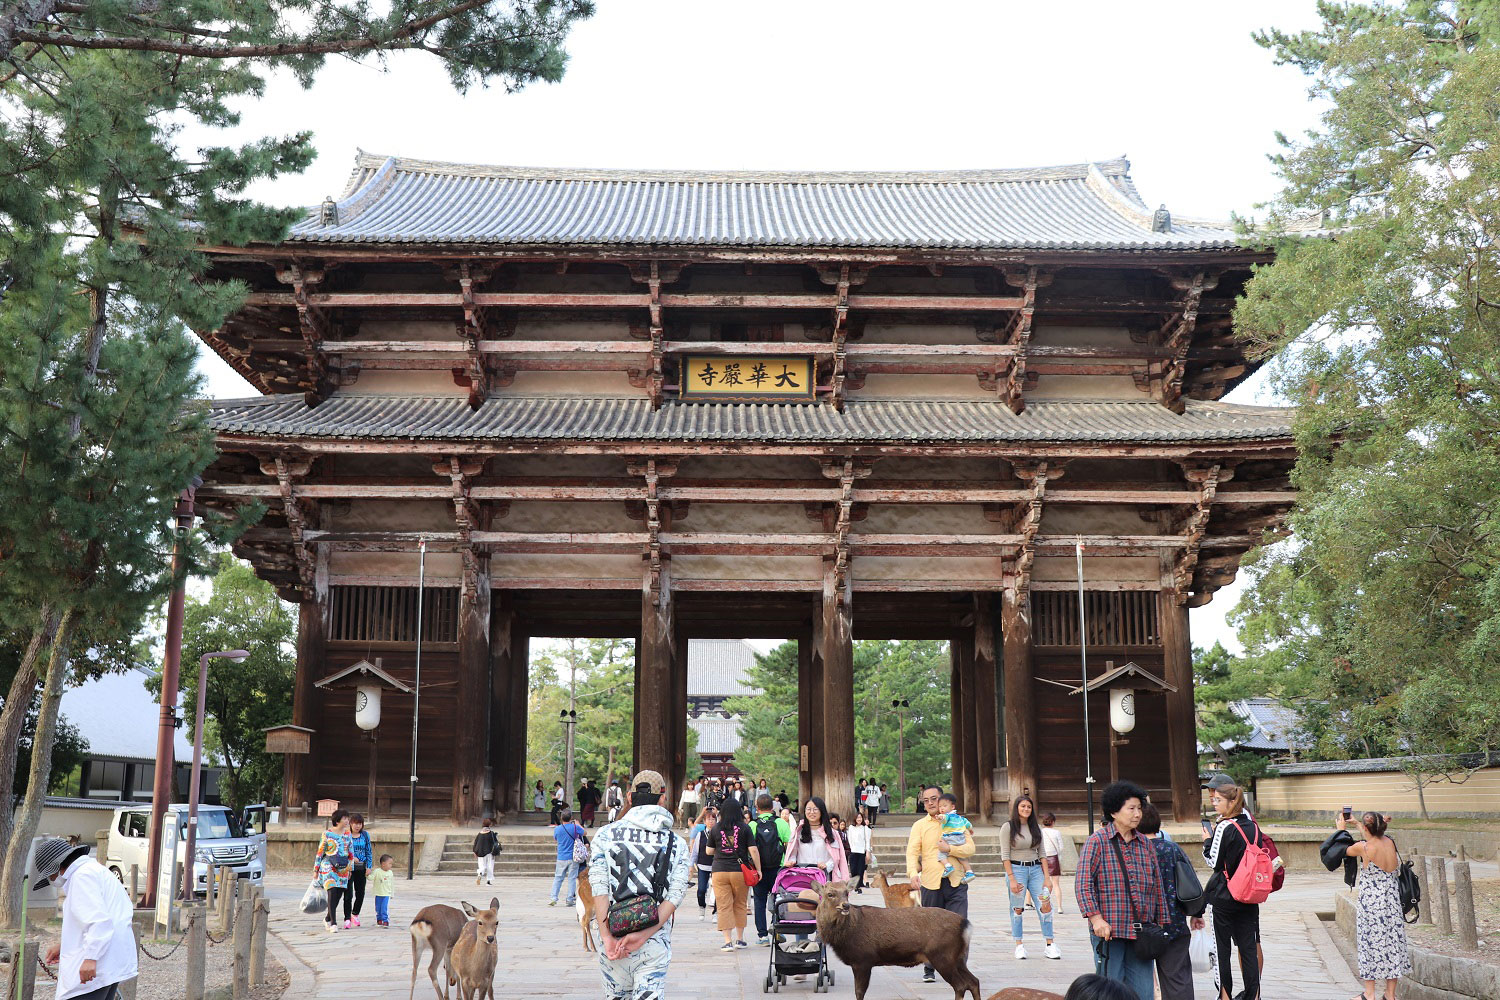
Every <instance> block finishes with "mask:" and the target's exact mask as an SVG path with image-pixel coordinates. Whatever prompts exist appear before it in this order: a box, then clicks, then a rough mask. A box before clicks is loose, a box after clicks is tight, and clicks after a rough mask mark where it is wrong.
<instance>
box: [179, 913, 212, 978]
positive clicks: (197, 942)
mask: <svg viewBox="0 0 1500 1000" xmlns="http://www.w3.org/2000/svg"><path fill="white" fill-rule="evenodd" d="M184 947H186V948H187V984H186V994H185V995H186V997H187V1000H203V994H204V993H205V992H206V990H205V984H204V976H205V975H206V974H207V971H208V913H207V910H206V908H205V907H204V906H203V905H201V904H198V903H194V904H193V905H192V906H190V907H189V908H188V914H187V941H186V942H184Z"/></svg>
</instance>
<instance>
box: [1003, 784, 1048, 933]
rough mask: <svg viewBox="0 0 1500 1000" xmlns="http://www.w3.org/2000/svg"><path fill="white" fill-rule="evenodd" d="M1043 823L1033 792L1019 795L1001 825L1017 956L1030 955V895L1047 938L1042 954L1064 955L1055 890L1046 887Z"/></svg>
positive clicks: (1011, 922)
mask: <svg viewBox="0 0 1500 1000" xmlns="http://www.w3.org/2000/svg"><path fill="white" fill-rule="evenodd" d="M1044 844H1045V841H1044V840H1043V838H1042V825H1041V823H1040V822H1038V821H1037V815H1036V801H1035V800H1033V799H1032V797H1031V796H1030V795H1021V796H1018V797H1017V798H1016V799H1015V800H1014V801H1012V802H1011V805H1010V819H1009V820H1008V821H1007V822H1005V823H1004V824H1003V825H1001V827H1000V864H1001V866H1002V867H1004V868H1005V885H1006V888H1008V889H1009V890H1010V936H1011V937H1012V938H1014V939H1015V942H1016V958H1017V959H1018V960H1019V959H1024V958H1025V957H1026V945H1025V944H1023V943H1022V941H1021V938H1022V936H1023V934H1024V927H1023V921H1022V917H1024V916H1025V915H1026V897H1027V896H1028V895H1029V896H1030V897H1031V902H1032V905H1034V906H1035V907H1036V915H1037V920H1038V921H1039V922H1040V923H1041V925H1042V938H1043V939H1044V940H1045V941H1046V946H1045V947H1044V949H1043V951H1042V954H1044V955H1046V956H1047V957H1048V958H1053V959H1057V958H1062V952H1060V951H1058V950H1057V945H1056V944H1055V943H1054V942H1053V940H1052V890H1051V889H1049V888H1047V887H1046V873H1045V872H1044V871H1043V867H1044V866H1043V864H1042V860H1043V853H1042V852H1043V850H1044Z"/></svg>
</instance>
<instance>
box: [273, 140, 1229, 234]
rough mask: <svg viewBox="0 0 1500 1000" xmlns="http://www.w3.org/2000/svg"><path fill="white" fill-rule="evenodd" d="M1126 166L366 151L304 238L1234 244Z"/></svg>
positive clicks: (314, 215) (1221, 225)
mask: <svg viewBox="0 0 1500 1000" xmlns="http://www.w3.org/2000/svg"><path fill="white" fill-rule="evenodd" d="M1129 170H1130V164H1129V163H1128V162H1127V161H1126V160H1124V159H1123V158H1121V159H1117V160H1107V161H1104V162H1099V163H1078V164H1072V165H1069V166H1060V167H1040V168H1034V169H1019V170H963V171H934V172H903V173H808V172H794V173H771V172H758V171H757V172H751V171H731V172H716V171H647V170H561V169H551V168H537V167H497V166H473V165H467V164H457V163H433V162H429V161H425V160H411V159H405V158H396V157H387V156H377V155H373V154H370V153H360V154H359V156H358V159H357V161H356V165H355V169H354V173H353V176H352V177H351V178H350V181H349V185H348V187H347V188H346V190H345V191H344V194H343V197H342V199H341V200H340V201H339V202H338V213H337V218H338V221H337V224H336V225H324V224H323V223H322V222H321V221H320V216H321V212H320V210H319V209H316V208H314V209H312V210H310V212H309V214H308V216H307V218H305V219H304V220H303V221H301V222H299V223H297V224H296V225H295V226H293V227H292V231H291V235H290V237H289V238H290V239H292V240H296V241H304V242H341V243H483V244H508V245H570V244H571V245H598V244H618V245H639V246H676V245H705V246H755V247H893V248H901V247H911V248H922V247H930V248H946V247H952V248H964V249H993V248H1000V249H1060V250H1072V249H1078V250H1099V249H1123V250H1133V249H1160V250H1184V249H1204V248H1212V247H1233V246H1235V245H1236V240H1235V234H1234V231H1233V229H1232V227H1231V225H1230V224H1229V223H1228V222H1205V221H1202V220H1195V219H1186V218H1182V217H1180V216H1174V217H1173V218H1172V221H1171V225H1170V227H1168V229H1167V231H1164V232H1156V231H1154V229H1153V226H1152V215H1153V212H1152V209H1150V208H1149V207H1147V206H1146V204H1145V203H1144V202H1143V201H1142V200H1141V198H1140V195H1139V194H1137V193H1136V190H1135V186H1134V185H1133V184H1132V183H1131V181H1130V176H1129Z"/></svg>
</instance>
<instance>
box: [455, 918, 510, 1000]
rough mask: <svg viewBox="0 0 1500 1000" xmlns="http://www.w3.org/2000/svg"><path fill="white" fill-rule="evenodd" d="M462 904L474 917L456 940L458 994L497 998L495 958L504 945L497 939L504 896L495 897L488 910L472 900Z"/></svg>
mask: <svg viewBox="0 0 1500 1000" xmlns="http://www.w3.org/2000/svg"><path fill="white" fill-rule="evenodd" d="M459 905H460V906H462V907H463V908H464V912H465V913H467V914H468V915H469V918H470V919H469V922H468V923H466V924H464V927H463V930H462V931H460V932H459V934H458V940H457V941H455V942H454V943H453V971H454V972H455V973H456V974H457V975H458V995H459V997H460V1000H495V960H496V959H497V958H498V957H499V954H500V946H499V945H498V944H496V943H495V926H496V925H497V924H498V923H499V922H500V900H499V898H498V897H497V898H492V899H491V900H490V908H489V909H487V910H481V909H477V908H476V907H475V906H474V905H473V904H471V903H463V902H461V903H460V904H459Z"/></svg>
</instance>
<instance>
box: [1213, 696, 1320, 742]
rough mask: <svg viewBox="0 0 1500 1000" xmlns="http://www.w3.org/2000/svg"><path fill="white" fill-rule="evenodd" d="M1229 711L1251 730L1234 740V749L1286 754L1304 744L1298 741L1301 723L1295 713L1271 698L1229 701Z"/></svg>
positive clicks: (1300, 740)
mask: <svg viewBox="0 0 1500 1000" xmlns="http://www.w3.org/2000/svg"><path fill="white" fill-rule="evenodd" d="M1229 709H1230V711H1232V712H1234V714H1235V715H1238V716H1239V717H1240V718H1241V719H1243V720H1244V721H1245V722H1247V723H1249V724H1250V725H1251V726H1252V727H1253V728H1252V729H1251V731H1250V735H1248V736H1246V737H1245V738H1244V739H1242V740H1236V741H1234V743H1233V745H1234V747H1236V748H1237V749H1241V750H1268V751H1280V752H1283V753H1285V752H1288V751H1291V750H1296V749H1298V748H1299V747H1301V746H1302V745H1303V743H1305V742H1306V741H1305V740H1302V739H1300V738H1299V737H1300V730H1301V728H1302V724H1301V722H1300V721H1299V720H1298V718H1297V712H1296V710H1294V709H1293V708H1292V707H1291V706H1289V705H1284V704H1282V703H1281V702H1279V701H1277V700H1276V699H1274V698H1243V699H1241V700H1239V701H1234V702H1230V703H1229Z"/></svg>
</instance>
